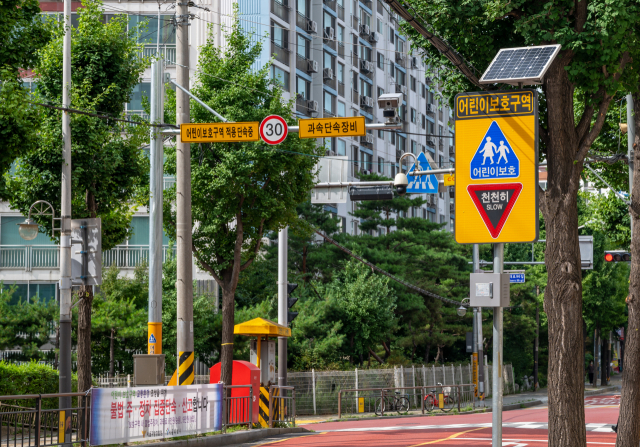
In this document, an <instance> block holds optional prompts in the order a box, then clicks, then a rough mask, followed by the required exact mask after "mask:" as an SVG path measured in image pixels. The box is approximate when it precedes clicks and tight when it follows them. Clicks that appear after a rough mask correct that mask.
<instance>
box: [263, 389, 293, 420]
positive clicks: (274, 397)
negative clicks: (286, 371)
mask: <svg viewBox="0 0 640 447" xmlns="http://www.w3.org/2000/svg"><path fill="white" fill-rule="evenodd" d="M288 391H291V396H287V392H288ZM274 422H275V423H282V424H288V423H292V424H293V426H294V427H295V426H296V389H295V387H292V386H276V385H271V387H270V388H269V428H273V424H274Z"/></svg>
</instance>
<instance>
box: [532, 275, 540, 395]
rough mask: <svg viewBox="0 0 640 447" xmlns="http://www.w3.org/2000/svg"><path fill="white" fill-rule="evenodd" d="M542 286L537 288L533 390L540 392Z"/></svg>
mask: <svg viewBox="0 0 640 447" xmlns="http://www.w3.org/2000/svg"><path fill="white" fill-rule="evenodd" d="M538 295H540V286H536V340H535V342H534V344H533V390H534V391H538V388H539V384H538V348H539V346H540V338H539V337H540V309H539V308H538V307H539V306H538Z"/></svg>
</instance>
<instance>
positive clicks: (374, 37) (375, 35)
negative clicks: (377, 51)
mask: <svg viewBox="0 0 640 447" xmlns="http://www.w3.org/2000/svg"><path fill="white" fill-rule="evenodd" d="M379 39H380V35H379V34H378V33H376V32H375V31H373V32H372V33H371V34H370V35H369V42H373V43H376V42H377V41H378V40H379Z"/></svg>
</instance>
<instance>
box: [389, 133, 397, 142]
mask: <svg viewBox="0 0 640 447" xmlns="http://www.w3.org/2000/svg"><path fill="white" fill-rule="evenodd" d="M388 135H389V143H391V144H393V145H395V144H396V133H395V132H389V134H388Z"/></svg>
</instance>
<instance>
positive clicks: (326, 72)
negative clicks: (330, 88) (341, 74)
mask: <svg viewBox="0 0 640 447" xmlns="http://www.w3.org/2000/svg"><path fill="white" fill-rule="evenodd" d="M322 77H323V78H324V79H333V70H332V69H331V68H325V69H324V70H323V71H322Z"/></svg>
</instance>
